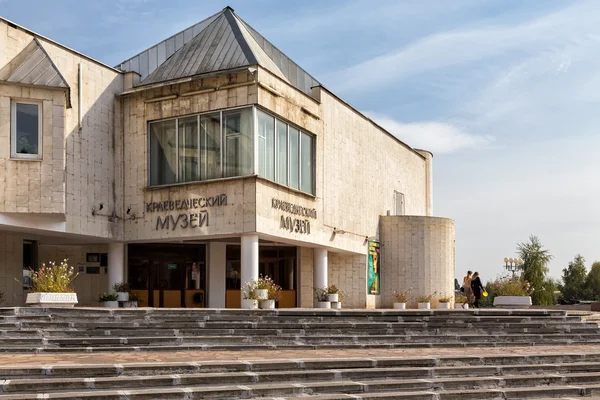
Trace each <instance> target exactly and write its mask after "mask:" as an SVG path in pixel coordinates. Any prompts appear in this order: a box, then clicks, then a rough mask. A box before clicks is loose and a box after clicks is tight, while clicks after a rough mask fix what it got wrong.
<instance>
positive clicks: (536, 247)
mask: <svg viewBox="0 0 600 400" xmlns="http://www.w3.org/2000/svg"><path fill="white" fill-rule="evenodd" d="M543 247H544V246H543V245H542V243H541V242H540V240H539V239H538V238H537V236H534V235H531V236H529V242H523V243H519V244H518V245H517V254H518V255H519V258H521V259H522V260H523V265H522V266H521V270H522V271H523V273H522V274H521V278H522V279H523V280H524V281H526V282H529V283H530V284H531V287H532V289H533V294H532V295H531V301H532V302H533V304H535V305H545V304H546V298H547V297H548V296H547V295H546V293H543V291H545V290H546V288H545V287H544V283H545V279H546V274H547V273H548V271H549V269H548V263H549V262H550V260H552V258H553V256H552V255H551V254H550V251H549V250H546V249H544V248H543ZM546 286H548V285H546ZM542 288H544V289H543V290H542Z"/></svg>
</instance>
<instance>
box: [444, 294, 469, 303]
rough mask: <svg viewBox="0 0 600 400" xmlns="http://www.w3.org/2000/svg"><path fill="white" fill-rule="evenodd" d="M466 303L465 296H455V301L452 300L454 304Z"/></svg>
mask: <svg viewBox="0 0 600 400" xmlns="http://www.w3.org/2000/svg"><path fill="white" fill-rule="evenodd" d="M440 301H441V300H440ZM468 301H469V300H468V299H467V296H456V299H455V300H454V302H455V303H457V304H465V303H467V302H468Z"/></svg>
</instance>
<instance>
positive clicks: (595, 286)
mask: <svg viewBox="0 0 600 400" xmlns="http://www.w3.org/2000/svg"><path fill="white" fill-rule="evenodd" d="M585 287H586V295H587V299H588V300H600V261H595V262H594V263H593V264H592V268H591V269H590V272H589V273H588V276H587V277H586V279H585Z"/></svg>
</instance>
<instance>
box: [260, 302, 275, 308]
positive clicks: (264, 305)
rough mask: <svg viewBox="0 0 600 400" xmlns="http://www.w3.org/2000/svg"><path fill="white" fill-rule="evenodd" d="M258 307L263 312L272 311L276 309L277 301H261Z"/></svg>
mask: <svg viewBox="0 0 600 400" xmlns="http://www.w3.org/2000/svg"><path fill="white" fill-rule="evenodd" d="M258 307H259V308H262V309H263V310H270V309H273V308H275V300H261V301H259V302H258Z"/></svg>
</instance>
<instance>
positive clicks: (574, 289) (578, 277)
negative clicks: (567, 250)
mask: <svg viewBox="0 0 600 400" xmlns="http://www.w3.org/2000/svg"><path fill="white" fill-rule="evenodd" d="M586 277H587V270H586V268H585V259H584V258H583V256H582V255H581V254H577V255H576V256H575V258H574V259H573V261H570V262H569V267H568V268H565V269H563V278H562V279H563V282H564V286H563V288H562V296H563V298H564V299H565V300H566V301H569V302H570V301H572V300H585V299H586V298H587V296H586V284H585V283H586Z"/></svg>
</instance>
